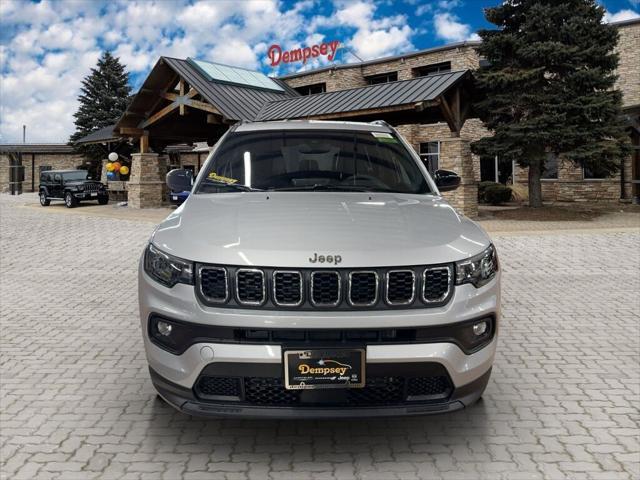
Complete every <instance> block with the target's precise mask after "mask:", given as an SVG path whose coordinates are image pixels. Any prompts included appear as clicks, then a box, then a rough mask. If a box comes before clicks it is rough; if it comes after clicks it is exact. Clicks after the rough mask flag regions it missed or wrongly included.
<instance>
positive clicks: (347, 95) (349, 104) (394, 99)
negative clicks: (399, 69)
mask: <svg viewBox="0 0 640 480" xmlns="http://www.w3.org/2000/svg"><path fill="white" fill-rule="evenodd" d="M468 74H469V71H468V70H462V71H457V72H445V73H439V74H434V75H428V76H426V77H420V78H414V79H411V80H403V81H399V82H389V83H382V84H377V85H370V86H368V87H360V88H352V89H349V90H338V91H335V92H327V93H319V94H316V95H308V96H303V97H298V98H290V99H286V100H280V101H272V102H269V103H267V104H266V105H265V106H264V107H263V108H262V110H260V113H258V115H257V117H256V120H262V121H265V120H280V119H286V118H305V117H314V116H319V115H328V114H329V115H330V114H333V113H336V114H337V113H343V112H355V111H360V110H373V109H378V108H386V107H392V106H394V107H395V106H400V105H411V104H415V103H418V102H424V101H431V100H435V99H436V98H437V97H438V96H440V95H441V94H443V93H444V92H446V91H447V90H448V89H449V88H451V87H452V86H453V85H455V84H456V83H458V82H459V81H460V80H462V79H463V78H464V77H465V76H467V75H468Z"/></svg>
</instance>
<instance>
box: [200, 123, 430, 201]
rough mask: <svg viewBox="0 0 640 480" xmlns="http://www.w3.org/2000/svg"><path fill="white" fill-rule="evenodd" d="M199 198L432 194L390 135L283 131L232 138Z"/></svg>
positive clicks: (217, 155) (217, 157)
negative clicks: (254, 193)
mask: <svg viewBox="0 0 640 480" xmlns="http://www.w3.org/2000/svg"><path fill="white" fill-rule="evenodd" d="M205 173H206V175H205V177H204V179H203V180H202V181H201V182H200V184H199V186H198V189H197V190H196V193H218V192H229V191H238V190H243V191H246V190H269V191H321V190H322V191H331V190H336V191H368V192H397V193H430V189H429V185H428V183H427V181H426V179H425V178H424V176H423V174H422V172H421V171H420V168H419V167H418V165H417V164H416V162H415V161H414V159H413V158H412V157H411V155H410V154H409V152H408V151H407V149H406V148H405V147H404V146H403V145H402V143H400V140H399V139H397V138H396V137H395V136H393V135H391V134H390V133H381V132H361V131H322V132H319V131H312V130H285V131H265V132H243V133H231V134H230V135H229V136H227V137H226V138H225V140H224V142H223V144H222V145H220V147H219V148H218V149H217V150H216V151H215V153H214V157H213V159H212V161H211V162H209V163H208V167H207V171H206V172H205Z"/></svg>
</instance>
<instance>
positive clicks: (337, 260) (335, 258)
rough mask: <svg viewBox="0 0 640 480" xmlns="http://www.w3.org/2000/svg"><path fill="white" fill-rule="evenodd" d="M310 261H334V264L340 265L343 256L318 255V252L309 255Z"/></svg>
mask: <svg viewBox="0 0 640 480" xmlns="http://www.w3.org/2000/svg"><path fill="white" fill-rule="evenodd" d="M309 262H310V263H333V264H334V265H338V264H339V263H340V262H342V257H341V256H340V255H318V253H317V252H314V253H313V257H309Z"/></svg>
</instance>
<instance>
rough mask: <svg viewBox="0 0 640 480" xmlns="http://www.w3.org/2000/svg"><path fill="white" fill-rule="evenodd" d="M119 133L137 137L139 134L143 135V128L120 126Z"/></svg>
mask: <svg viewBox="0 0 640 480" xmlns="http://www.w3.org/2000/svg"><path fill="white" fill-rule="evenodd" d="M120 134H121V135H133V136H135V137H139V136H140V135H144V130H143V129H142V128H135V127H120Z"/></svg>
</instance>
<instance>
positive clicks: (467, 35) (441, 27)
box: [433, 12, 477, 42]
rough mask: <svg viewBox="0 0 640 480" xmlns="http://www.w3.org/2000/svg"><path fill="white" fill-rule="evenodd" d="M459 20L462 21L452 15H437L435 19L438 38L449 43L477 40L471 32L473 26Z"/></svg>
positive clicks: (445, 13)
mask: <svg viewBox="0 0 640 480" xmlns="http://www.w3.org/2000/svg"><path fill="white" fill-rule="evenodd" d="M459 20H460V19H459V18H458V17H457V16H455V15H454V14H452V13H448V12H441V13H437V14H436V15H435V16H434V18H433V25H434V27H435V29H436V36H437V37H439V38H442V39H444V40H446V41H448V42H461V41H463V40H474V39H477V35H476V34H475V33H473V32H472V31H471V26H470V25H467V24H466V23H461V22H460V21H459Z"/></svg>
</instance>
